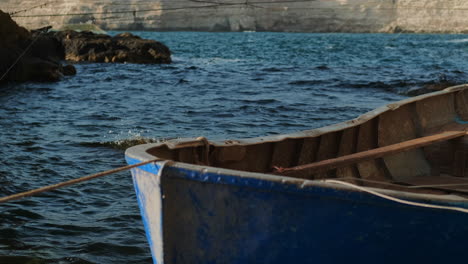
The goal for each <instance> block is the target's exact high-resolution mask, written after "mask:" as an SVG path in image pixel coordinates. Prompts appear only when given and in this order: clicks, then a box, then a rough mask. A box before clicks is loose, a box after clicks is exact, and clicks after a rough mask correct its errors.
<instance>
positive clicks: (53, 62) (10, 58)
mask: <svg viewBox="0 0 468 264" xmlns="http://www.w3.org/2000/svg"><path fill="white" fill-rule="evenodd" d="M36 34H37V33H36ZM61 52H63V51H62V50H61V49H60V45H59V43H57V42H55V41H54V40H51V39H48V38H43V37H37V36H34V34H32V33H31V32H29V31H28V30H26V29H25V28H23V27H20V26H18V25H17V24H16V23H15V22H14V21H13V20H12V19H11V18H10V16H9V15H8V14H6V13H4V12H2V11H0V83H4V82H8V81H17V82H24V81H39V82H48V81H58V80H59V79H60V77H61V76H63V75H65V74H72V73H73V72H76V71H75V70H74V67H73V66H67V67H66V69H67V70H64V67H63V65H62V64H61V63H60V59H61V58H60V55H61ZM71 68H73V69H71Z"/></svg>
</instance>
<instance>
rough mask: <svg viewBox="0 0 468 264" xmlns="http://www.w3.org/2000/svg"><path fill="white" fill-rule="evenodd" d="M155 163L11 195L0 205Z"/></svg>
mask: <svg viewBox="0 0 468 264" xmlns="http://www.w3.org/2000/svg"><path fill="white" fill-rule="evenodd" d="M156 161H161V159H153V160H148V161H144V162H140V163H137V164H133V165H127V166H124V167H120V168H115V169H112V170H108V171H103V172H99V173H96V174H91V175H88V176H84V177H81V178H78V179H73V180H69V181H65V182H60V183H57V184H53V185H49V186H44V187H41V188H38V189H34V190H30V191H26V192H21V193H17V194H13V195H10V196H6V197H3V198H0V204H1V203H6V202H11V201H14V200H19V199H21V198H24V197H29V196H33V195H37V194H41V193H44V192H49V191H53V190H56V189H59V188H63V187H67V186H70V185H74V184H77V183H80V182H85V181H89V180H92V179H96V178H99V177H103V176H107V175H110V174H114V173H117V172H121V171H125V170H129V169H133V168H136V167H139V166H142V165H146V164H149V163H152V162H156Z"/></svg>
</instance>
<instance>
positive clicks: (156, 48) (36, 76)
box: [0, 10, 171, 84]
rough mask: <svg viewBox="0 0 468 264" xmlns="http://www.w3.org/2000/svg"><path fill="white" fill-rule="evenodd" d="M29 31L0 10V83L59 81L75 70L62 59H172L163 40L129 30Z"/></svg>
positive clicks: (93, 60) (123, 60) (148, 60)
mask: <svg viewBox="0 0 468 264" xmlns="http://www.w3.org/2000/svg"><path fill="white" fill-rule="evenodd" d="M47 30H48V28H45V29H42V30H34V31H32V32H29V31H28V30H26V29H25V28H23V27H20V26H18V25H17V24H16V23H15V22H14V21H13V20H12V19H11V17H10V16H9V15H8V14H6V13H4V12H2V11H1V10H0V84H1V83H4V82H8V81H16V82H24V81H42V82H51V81H58V80H60V78H61V77H62V76H64V75H74V74H76V69H75V67H73V66H72V65H66V66H64V65H62V64H61V61H63V60H67V61H75V62H102V63H106V62H109V63H126V62H128V63H145V64H150V63H171V52H170V50H169V48H168V47H166V46H165V45H164V44H162V43H160V42H157V41H154V40H146V39H142V38H140V37H138V36H134V35H132V34H130V33H122V34H119V35H116V36H114V37H111V36H108V35H105V34H95V33H92V32H86V31H85V32H76V31H72V30H67V31H58V32H47Z"/></svg>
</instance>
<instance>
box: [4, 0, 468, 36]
mask: <svg viewBox="0 0 468 264" xmlns="http://www.w3.org/2000/svg"><path fill="white" fill-rule="evenodd" d="M0 9H3V10H6V11H8V12H10V13H11V14H12V16H13V18H14V19H15V20H16V21H17V22H18V23H19V24H20V25H23V26H25V27H27V28H38V27H43V26H47V25H52V26H54V27H55V28H60V27H61V26H63V25H66V24H79V23H89V24H95V25H97V26H99V27H101V28H104V29H107V30H112V29H114V30H160V31H168V30H195V31H288V32H431V33H468V16H467V15H466V14H467V12H468V1H466V0H207V1H200V0H113V1H111V0H61V1H58V0H57V1H56V0H40V1H37V0H2V1H1V3H0Z"/></svg>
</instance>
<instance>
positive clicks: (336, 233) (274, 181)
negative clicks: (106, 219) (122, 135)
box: [127, 156, 468, 264]
mask: <svg viewBox="0 0 468 264" xmlns="http://www.w3.org/2000/svg"><path fill="white" fill-rule="evenodd" d="M141 161H144V160H138V159H135V158H133V157H129V156H127V162H128V163H129V164H135V163H138V162H141ZM161 167H163V169H162V170H161ZM132 175H133V180H134V184H135V189H136V193H137V198H138V201H139V205H140V209H141V212H142V216H143V220H144V224H145V229H146V232H147V236H148V240H149V243H150V247H151V251H152V254H153V259H154V263H242V264H244V263H282V264H283V263H343V262H352V263H442V262H444V263H455V262H459V263H464V262H466V259H468V250H467V246H468V214H466V213H462V212H455V211H451V210H442V209H430V208H423V207H416V206H410V205H403V204H399V203H396V202H393V201H389V200H386V199H382V198H380V197H376V196H374V195H371V194H368V193H364V192H359V191H354V190H351V189H347V188H340V187H337V186H331V185H327V184H317V183H314V182H312V181H306V180H301V179H292V178H286V177H279V176H268V175H262V174H255V173H243V172H237V171H233V170H223V169H219V170H218V169H216V168H204V167H200V166H192V165H190V166H184V164H182V165H181V164H178V163H171V164H167V165H165V166H162V163H159V162H158V163H157V164H149V165H145V166H142V167H139V168H137V169H134V170H133V171H132ZM411 200H413V201H419V202H425V203H432V204H439V205H446V206H458V207H463V208H467V204H466V203H461V202H440V201H438V202H435V201H429V200H424V199H422V200H421V199H419V200H418V199H417V198H414V199H411Z"/></svg>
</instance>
